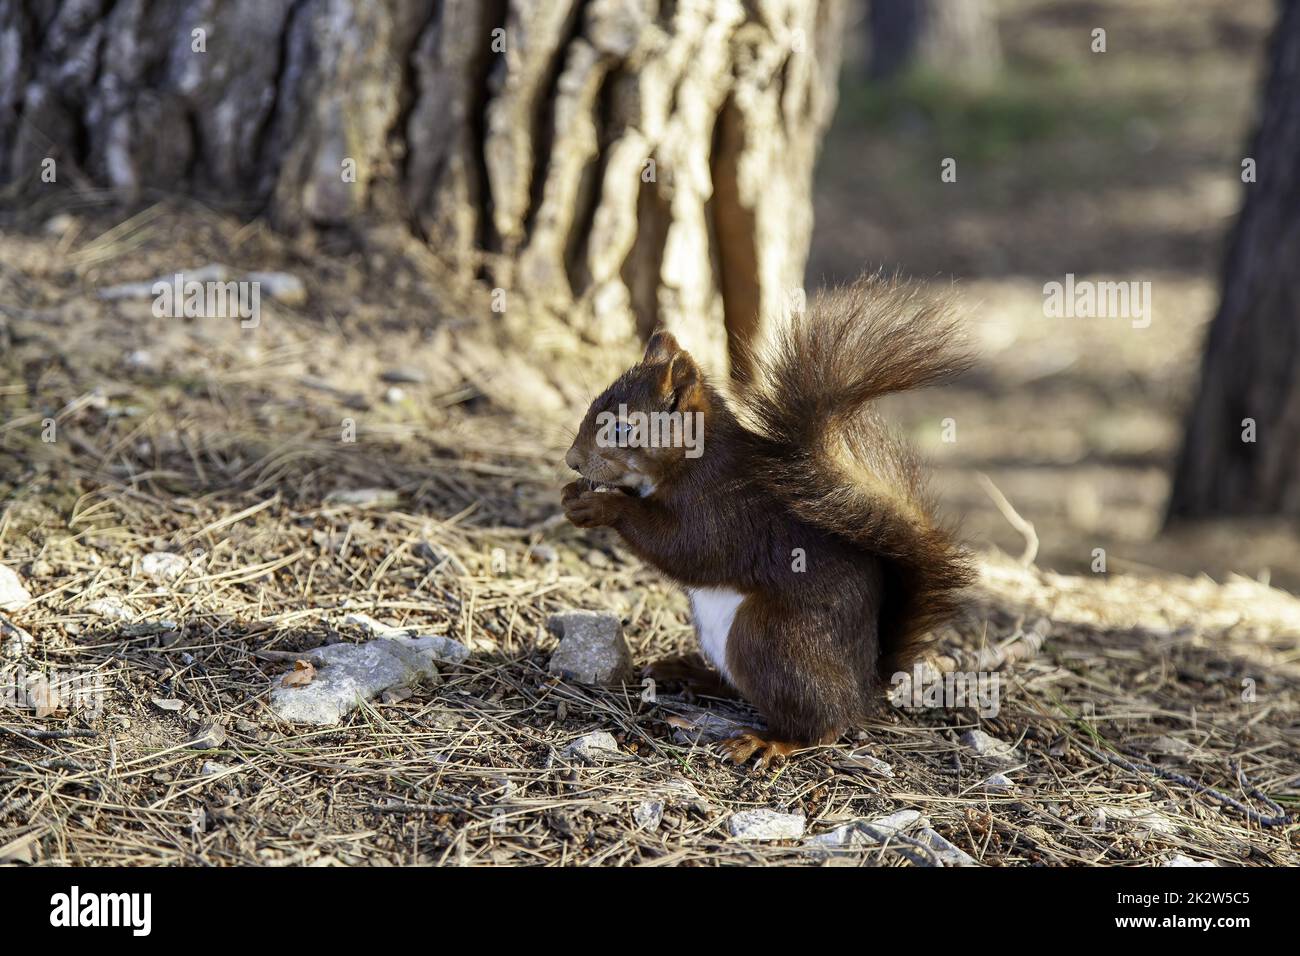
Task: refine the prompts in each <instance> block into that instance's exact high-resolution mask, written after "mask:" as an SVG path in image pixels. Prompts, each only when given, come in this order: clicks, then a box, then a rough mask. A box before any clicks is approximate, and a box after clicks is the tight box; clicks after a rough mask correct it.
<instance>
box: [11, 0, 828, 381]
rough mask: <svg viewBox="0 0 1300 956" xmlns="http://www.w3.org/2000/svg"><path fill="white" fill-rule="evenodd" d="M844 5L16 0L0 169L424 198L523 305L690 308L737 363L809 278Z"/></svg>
mask: <svg viewBox="0 0 1300 956" xmlns="http://www.w3.org/2000/svg"><path fill="white" fill-rule="evenodd" d="M842 23H843V9H842V0H749V2H744V3H742V2H740V0H389V2H386V3H373V2H368V0H220V2H218V0H0V182H4V183H8V184H11V185H22V184H26V183H35V182H38V181H39V179H38V177H39V173H40V163H41V161H42V160H43V159H44V158H46V157H53V158H54V159H55V160H56V161H57V162H58V163H59V169H60V180H61V181H64V182H66V181H68V180H69V179H71V178H72V175H71V171H74V170H75V171H76V172H77V173H78V174H80V175H84V176H85V177H88V178H89V179H90V180H91V181H93V182H96V183H101V184H105V185H108V186H111V187H116V188H119V189H122V190H124V191H126V192H127V193H131V192H139V191H141V190H145V189H162V190H170V191H180V192H190V193H194V194H198V195H201V196H204V197H206V198H210V199H219V200H222V201H225V202H236V203H240V204H243V207H244V208H245V210H246V211H247V213H248V214H266V215H268V216H269V217H270V218H271V220H272V222H273V223H274V224H276V225H277V226H279V227H280V228H283V229H296V228H302V227H319V226H338V225H345V224H354V223H357V222H359V221H366V220H373V219H376V218H379V219H387V218H392V217H400V218H402V219H404V220H405V221H407V222H408V223H409V224H410V226H411V228H412V229H414V230H416V231H417V233H418V234H419V235H420V236H421V237H423V238H424V239H425V240H426V241H427V242H428V243H429V245H430V246H431V247H432V248H433V249H434V250H435V251H437V252H438V254H439V255H441V256H442V257H443V258H445V259H446V260H447V261H448V262H449V263H451V264H452V265H454V266H455V267H456V268H458V269H461V270H464V271H465V272H467V273H472V274H474V275H476V276H478V277H479V278H480V279H482V280H484V281H486V282H487V283H488V284H489V285H491V286H493V287H500V288H502V289H505V290H507V291H508V292H509V293H510V295H508V296H507V302H509V303H510V305H509V307H508V309H507V313H508V315H509V314H510V313H517V312H518V311H522V312H525V313H526V312H527V311H528V310H530V309H536V308H543V309H546V310H549V311H550V312H553V313H555V314H557V315H562V316H564V318H565V321H566V322H567V323H568V324H570V325H571V326H573V327H574V328H576V329H578V330H579V331H581V332H582V333H584V334H586V335H588V336H590V337H593V338H595V339H597V340H604V339H621V338H626V337H629V336H631V335H633V334H634V333H639V334H640V335H642V336H645V335H647V334H648V332H649V330H650V329H651V328H652V327H655V326H659V325H663V326H666V327H667V328H669V329H671V330H673V331H674V332H675V333H677V334H678V335H679V337H680V338H681V339H682V340H683V341H684V343H685V344H687V345H688V347H690V348H692V349H694V350H696V351H698V352H699V353H700V355H701V357H702V359H703V360H704V361H705V362H706V363H707V364H709V365H711V366H713V367H715V368H723V367H725V366H726V361H727V360H726V345H727V340H728V336H729V335H730V336H731V337H733V338H737V337H738V338H739V339H741V340H744V341H749V340H750V339H751V338H752V337H753V336H754V335H755V334H756V333H757V332H758V331H759V329H760V325H759V324H758V323H757V321H756V319H755V316H756V315H757V314H759V313H762V314H767V315H772V314H777V313H779V312H780V310H781V308H782V307H783V304H784V303H785V302H786V301H787V298H788V296H789V295H790V293H791V290H794V289H797V288H798V287H799V286H800V284H801V282H802V278H803V268H804V260H805V257H806V254H807V248H808V243H809V240H810V236H811V225H812V222H811V216H812V214H811V204H810V201H809V193H810V189H811V178H812V168H813V162H814V159H815V155H816V150H817V146H818V144H819V141H820V138H821V134H822V132H823V130H824V128H825V126H826V124H827V122H828V120H829V118H830V114H831V110H832V108H833V105H834V94H835V78H836V75H837V72H838V64H839V39H840V37H839V34H840V32H841V29H842ZM196 28H201V29H203V30H205V31H206V37H205V39H206V52H194V50H193V49H192V43H193V33H192V31H193V30H195V29H196ZM347 161H352V162H353V163H355V167H356V181H355V182H349V181H346V180H345V178H344V176H343V173H342V171H343V167H344V164H345V162H347ZM515 296H518V298H515ZM516 303H520V304H522V306H523V309H522V310H516V307H515V306H516Z"/></svg>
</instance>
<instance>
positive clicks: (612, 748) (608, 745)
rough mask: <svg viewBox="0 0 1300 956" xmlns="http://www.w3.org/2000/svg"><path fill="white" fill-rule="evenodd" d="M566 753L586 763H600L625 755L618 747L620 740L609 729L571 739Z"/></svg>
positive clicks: (567, 755)
mask: <svg viewBox="0 0 1300 956" xmlns="http://www.w3.org/2000/svg"><path fill="white" fill-rule="evenodd" d="M564 755H565V756H566V757H576V758H577V759H578V760H581V761H583V762H584V763H600V762H602V761H606V760H610V759H617V758H619V757H622V756H624V755H623V753H622V752H621V751H620V750H619V749H618V741H617V740H615V739H614V735H613V734H611V733H610V732H609V731H608V730H596V731H593V732H592V733H589V734H583V735H582V736H581V737H579V738H578V739H576V740H573V741H570V743H569V744H568V746H566V747H565V748H564Z"/></svg>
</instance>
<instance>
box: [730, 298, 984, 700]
mask: <svg viewBox="0 0 1300 956" xmlns="http://www.w3.org/2000/svg"><path fill="white" fill-rule="evenodd" d="M768 346H769V347H768V349H767V350H766V352H765V353H763V354H759V355H756V356H755V357H754V359H755V361H754V365H755V367H756V368H757V374H756V375H755V376H754V378H753V380H752V382H751V384H750V385H749V386H748V388H747V390H746V391H745V392H744V393H743V394H742V395H740V396H739V398H740V401H741V406H742V409H743V410H744V413H745V414H747V416H748V417H749V418H750V420H751V424H753V425H754V427H756V429H757V430H758V431H759V432H760V433H761V434H762V435H763V436H764V438H765V441H766V442H768V443H770V447H771V457H770V461H771V466H770V467H769V468H767V469H766V474H765V475H764V480H765V481H766V482H767V483H768V484H769V485H770V486H771V487H772V488H773V490H774V491H776V493H777V494H779V495H780V496H781V497H782V498H783V499H784V500H785V501H786V502H787V503H788V504H789V506H790V507H791V509H792V510H793V511H794V512H795V513H796V514H797V515H798V516H799V517H800V518H802V519H803V520H806V521H808V522H810V523H811V524H814V525H816V526H818V527H820V528H823V529H825V530H827V531H830V532H832V533H835V534H837V535H840V536H842V537H844V538H847V539H848V540H850V541H852V542H854V543H855V544H857V545H858V546H860V547H861V548H862V549H863V550H867V551H871V552H873V553H875V554H877V555H878V556H879V557H880V558H881V559H882V563H883V565H884V570H885V604H884V607H883V608H882V611H881V623H880V645H881V663H880V675H881V677H882V678H883V679H888V677H889V675H890V674H892V673H894V672H895V671H897V670H904V669H906V668H907V667H909V666H910V664H911V662H912V660H913V659H914V658H915V656H916V654H917V653H919V651H920V649H921V645H920V641H921V639H922V638H923V636H924V635H925V633H926V632H927V631H929V630H931V629H932V628H934V627H936V626H937V625H938V624H940V623H942V622H943V621H944V620H945V619H947V618H948V617H949V616H951V614H952V612H953V611H954V610H955V609H956V606H957V593H956V592H958V591H959V590H960V589H961V588H963V587H965V586H966V585H967V584H969V583H970V581H971V579H972V577H973V575H972V572H971V569H970V566H969V564H968V561H967V558H966V556H965V552H964V551H963V549H962V548H961V547H960V546H959V545H958V544H957V543H956V542H955V540H954V539H953V537H952V534H951V533H950V532H949V530H948V529H946V528H944V527H943V526H942V525H940V524H939V523H938V522H937V520H936V518H935V516H934V512H933V507H932V504H931V502H930V499H929V496H928V494H927V493H926V490H925V486H924V481H923V479H922V475H921V469H920V466H919V463H918V462H917V459H916V457H915V455H914V453H913V452H912V451H911V450H910V448H909V447H908V446H907V444H906V443H905V442H903V441H901V440H900V439H899V438H898V437H896V436H895V435H893V434H892V433H891V432H890V431H889V429H888V428H886V427H885V425H884V423H883V422H882V421H881V420H880V418H879V417H878V416H877V415H876V413H875V412H874V411H873V410H872V408H871V407H870V406H871V403H872V402H873V401H874V400H875V399H877V398H879V397H880V396H882V395H886V394H888V393H890V392H897V391H902V390H904V389H909V388H916V387H919V386H922V385H929V384H933V383H937V382H941V381H944V380H946V379H948V378H949V377H951V376H953V375H956V374H957V373H959V372H961V371H963V370H964V369H966V368H967V367H969V365H970V362H971V359H970V356H969V354H968V353H967V351H966V350H965V347H964V344H963V342H962V339H961V335H960V333H959V328H958V323H957V320H956V318H955V317H954V315H953V310H952V308H951V306H950V304H949V302H948V300H946V299H944V298H942V297H941V296H938V295H935V294H933V293H930V292H928V291H927V290H925V289H924V288H922V287H919V286H917V285H914V284H909V283H904V282H901V281H899V280H897V279H886V278H881V277H880V276H871V277H867V278H863V279H861V280H859V281H858V282H856V283H854V284H853V285H850V286H847V287H845V288H842V289H839V290H836V291H834V292H831V293H829V294H824V295H822V296H819V297H818V298H817V299H816V300H815V301H814V302H813V303H812V304H811V305H810V307H809V309H808V310H807V311H806V312H805V313H803V314H802V315H798V316H795V317H793V318H792V319H791V321H790V322H789V323H788V324H786V325H785V326H784V327H783V328H781V329H780V330H778V331H777V332H776V333H775V335H774V336H773V337H772V341H770V342H769V343H768Z"/></svg>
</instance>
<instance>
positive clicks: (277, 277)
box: [244, 272, 307, 305]
mask: <svg viewBox="0 0 1300 956" xmlns="http://www.w3.org/2000/svg"><path fill="white" fill-rule="evenodd" d="M244 279H245V281H248V282H256V283H257V293H258V295H259V296H267V297H268V298H271V299H274V300H275V301H276V302H283V303H284V304H285V305H302V304H303V303H304V302H306V301H307V287H306V286H305V285H303V282H302V280H301V279H299V278H298V277H297V276H296V275H293V274H292V273H289V272H250V273H249V274H248V275H246V276H244Z"/></svg>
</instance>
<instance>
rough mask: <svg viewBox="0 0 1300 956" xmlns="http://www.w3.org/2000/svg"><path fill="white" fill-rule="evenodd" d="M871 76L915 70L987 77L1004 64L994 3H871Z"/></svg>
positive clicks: (943, 0)
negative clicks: (917, 68) (916, 68)
mask: <svg viewBox="0 0 1300 956" xmlns="http://www.w3.org/2000/svg"><path fill="white" fill-rule="evenodd" d="M870 3H871V11H870V15H869V17H868V27H869V31H870V40H871V75H872V76H874V77H876V78H878V79H885V78H889V77H893V76H896V75H898V74H899V73H901V72H903V71H905V70H908V69H911V68H913V67H922V68H925V69H930V70H935V71H938V72H942V73H945V74H950V75H952V74H955V75H959V76H966V77H972V78H974V77H980V76H986V75H987V74H989V73H991V72H993V71H994V70H995V69H996V68H997V66H998V64H999V63H1000V62H1001V60H1002V46H1001V44H1000V43H999V42H998V31H997V22H996V20H995V18H994V12H993V7H992V4H991V3H990V0H870Z"/></svg>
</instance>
